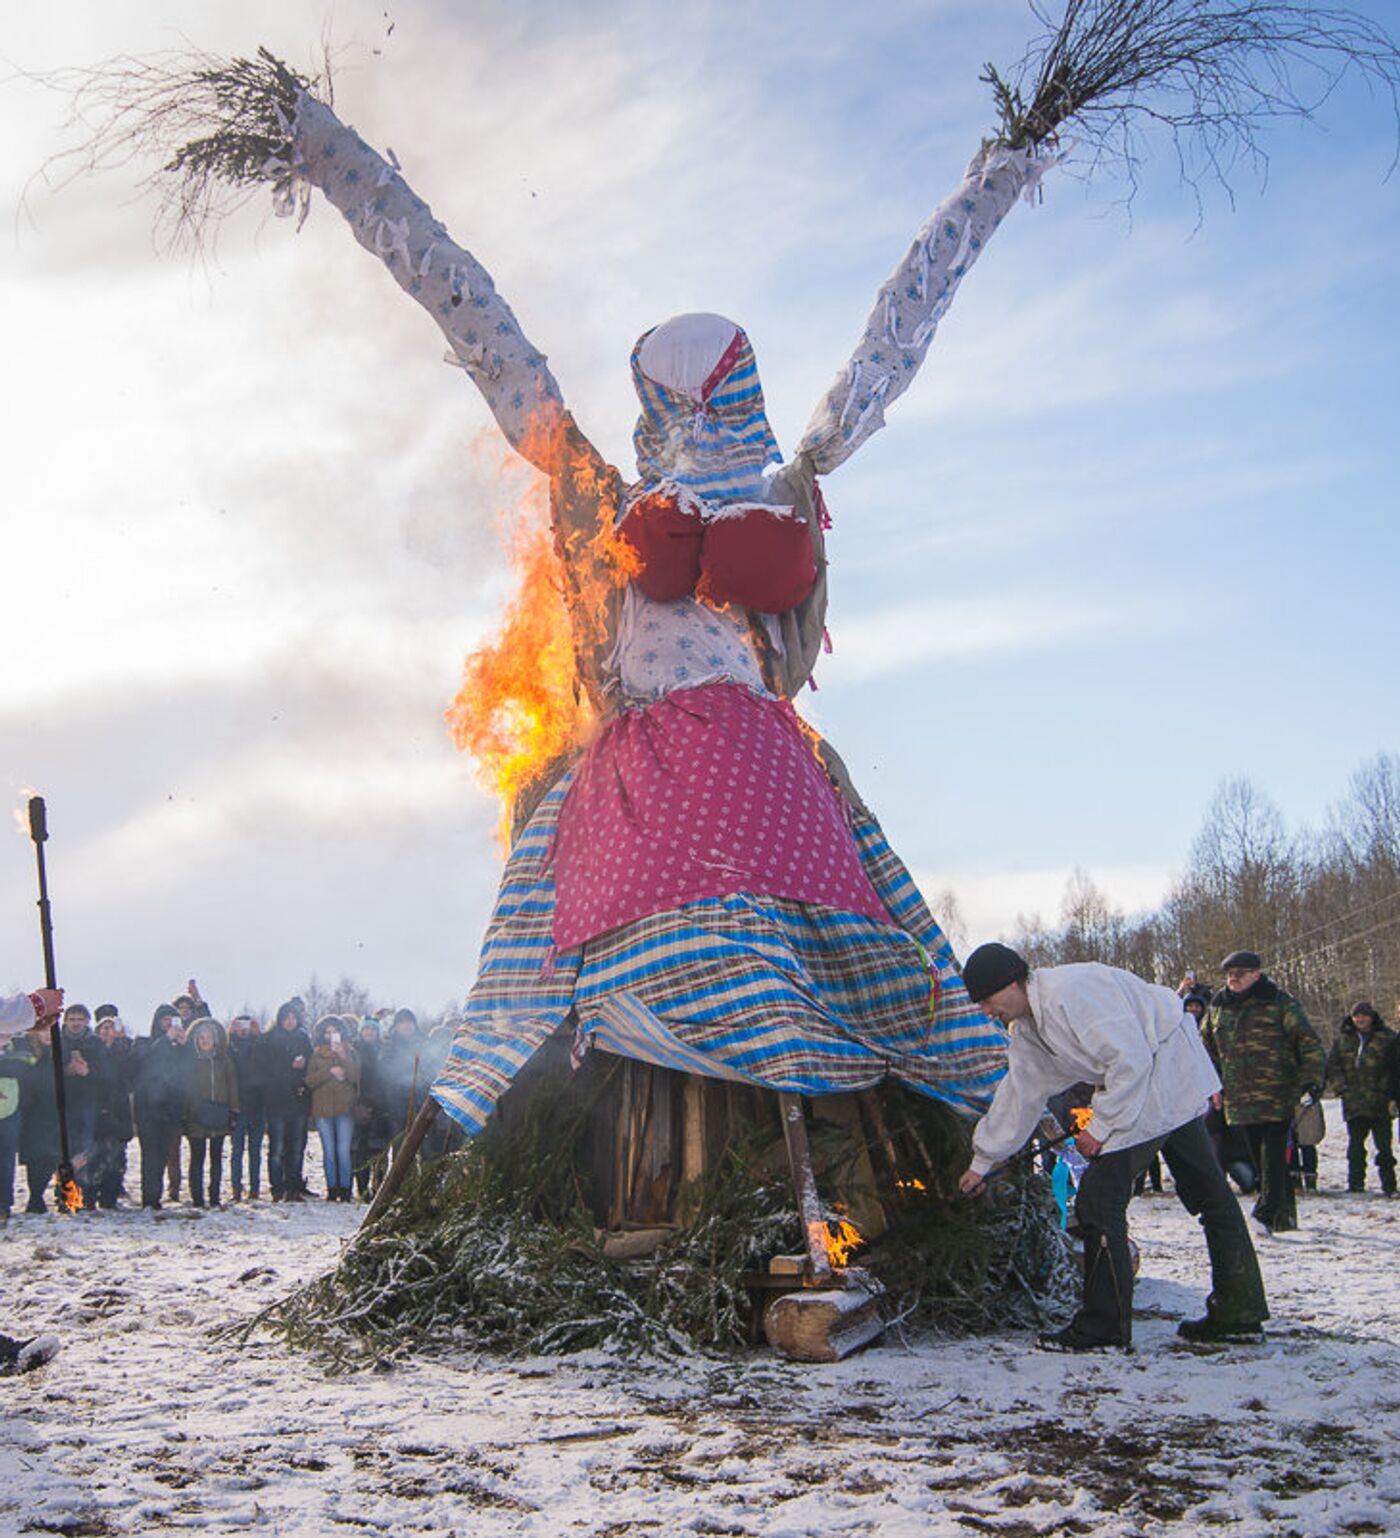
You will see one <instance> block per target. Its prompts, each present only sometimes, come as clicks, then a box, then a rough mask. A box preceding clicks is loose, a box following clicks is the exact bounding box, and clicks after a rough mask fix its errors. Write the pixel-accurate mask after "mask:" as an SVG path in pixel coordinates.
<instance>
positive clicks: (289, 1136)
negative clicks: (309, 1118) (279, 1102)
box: [267, 1116, 306, 1196]
mask: <svg viewBox="0 0 1400 1538" xmlns="http://www.w3.org/2000/svg"><path fill="white" fill-rule="evenodd" d="M305 1148H306V1117H304V1116H269V1117H268V1118H267V1183H268V1185H270V1186H271V1187H272V1194H273V1195H274V1196H298V1195H300V1194H301V1190H302V1185H303V1182H302V1178H301V1160H302V1153H303V1150H304V1149H305Z"/></svg>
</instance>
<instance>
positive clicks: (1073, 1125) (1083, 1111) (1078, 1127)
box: [1069, 1105, 1094, 1132]
mask: <svg viewBox="0 0 1400 1538" xmlns="http://www.w3.org/2000/svg"><path fill="white" fill-rule="evenodd" d="M1093 1119H1094V1113H1093V1110H1092V1109H1091V1108H1090V1107H1089V1106H1087V1105H1077V1106H1074V1107H1072V1108H1071V1110H1070V1113H1069V1130H1070V1131H1071V1132H1083V1130H1084V1129H1085V1127H1087V1126H1088V1125H1089V1123H1090V1122H1091V1121H1092V1120H1093Z"/></svg>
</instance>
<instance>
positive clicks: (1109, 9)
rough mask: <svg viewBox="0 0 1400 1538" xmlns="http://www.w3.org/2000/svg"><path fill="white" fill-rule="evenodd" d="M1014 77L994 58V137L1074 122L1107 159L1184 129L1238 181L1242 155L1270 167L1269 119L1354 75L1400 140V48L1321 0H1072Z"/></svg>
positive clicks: (1209, 166) (1185, 157)
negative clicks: (1263, 137) (1156, 134)
mask: <svg viewBox="0 0 1400 1538" xmlns="http://www.w3.org/2000/svg"><path fill="white" fill-rule="evenodd" d="M1031 10H1032V12H1033V13H1034V15H1035V17H1036V19H1037V20H1038V21H1040V23H1041V24H1042V25H1043V26H1044V27H1045V29H1046V30H1045V32H1044V34H1043V35H1042V36H1041V38H1040V39H1039V40H1038V41H1037V42H1036V43H1035V44H1033V45H1032V47H1031V49H1030V50H1029V52H1028V53H1027V54H1026V55H1025V57H1024V58H1023V59H1022V60H1021V62H1020V64H1019V65H1018V66H1017V67H1016V68H1015V70H1014V71H1012V72H1011V75H1010V78H1008V77H1007V76H1004V75H1003V74H1002V73H1001V72H1000V71H999V70H998V69H997V68H996V67H995V66H994V65H992V64H988V65H987V66H986V70H985V72H984V74H983V76H982V78H983V80H984V81H986V82H987V84H989V85H990V86H991V87H992V93H993V97H994V100H995V102H996V107H997V112H998V116H999V118H1000V127H999V131H998V133H997V135H996V137H995V139H994V141H993V142H995V143H998V144H1004V145H1008V146H1011V147H1013V148H1024V147H1027V146H1031V145H1042V144H1054V143H1055V142H1056V141H1057V140H1058V138H1059V137H1060V135H1061V133H1062V132H1063V131H1066V130H1070V131H1073V132H1074V133H1075V134H1076V135H1078V136H1080V137H1081V138H1082V139H1084V140H1085V141H1086V142H1087V143H1088V145H1089V146H1090V147H1091V149H1092V150H1093V152H1094V156H1095V159H1096V160H1108V161H1112V162H1115V163H1118V164H1120V165H1122V166H1123V167H1125V168H1126V169H1127V171H1128V172H1129V174H1131V173H1132V171H1133V169H1134V168H1135V167H1136V165H1137V164H1138V160H1139V153H1140V152H1139V143H1140V140H1139V134H1140V131H1141V130H1142V129H1143V128H1146V127H1150V126H1153V125H1156V126H1158V127H1162V128H1165V129H1166V130H1167V131H1168V132H1169V133H1170V135H1171V137H1172V139H1173V141H1174V143H1175V146H1176V150H1177V155H1178V159H1179V161H1180V164H1181V169H1182V174H1183V175H1184V176H1185V178H1186V179H1187V181H1188V182H1191V183H1192V184H1194V183H1195V181H1196V180H1197V179H1198V178H1199V177H1200V176H1201V175H1211V176H1215V177H1217V178H1219V179H1220V180H1221V181H1224V180H1225V179H1226V177H1227V176H1228V174H1229V172H1230V170H1231V168H1232V167H1233V166H1234V165H1236V164H1237V163H1238V162H1239V161H1240V160H1242V159H1243V160H1248V161H1252V162H1254V163H1255V164H1256V165H1260V164H1262V163H1263V162H1264V159H1265V157H1264V153H1263V150H1262V147H1261V144H1260V139H1259V135H1260V132H1261V130H1262V129H1263V128H1264V127H1265V126H1266V125H1267V124H1268V123H1269V122H1270V121H1271V120H1273V119H1275V118H1280V117H1303V118H1307V117H1311V116H1312V115H1313V113H1314V112H1315V111H1316V109H1317V108H1318V107H1320V106H1321V105H1322V103H1323V102H1324V101H1325V100H1326V99H1327V98H1328V96H1330V95H1331V93H1332V92H1333V91H1334V90H1335V89H1336V88H1337V87H1338V86H1339V85H1340V84H1341V82H1342V81H1343V79H1344V78H1345V77H1347V76H1348V75H1355V76H1358V77H1360V78H1361V79H1363V80H1365V81H1366V82H1367V84H1368V85H1369V86H1371V87H1372V88H1373V89H1374V90H1375V91H1376V92H1377V93H1378V94H1380V95H1381V96H1383V97H1389V100H1390V105H1391V111H1392V115H1393V116H1394V117H1395V120H1396V127H1397V142H1398V143H1400V48H1397V45H1396V42H1395V40H1394V38H1392V37H1391V36H1390V34H1389V33H1388V32H1387V31H1386V30H1385V28H1383V27H1382V26H1380V25H1379V24H1378V23H1376V22H1374V21H1371V20H1370V19H1369V18H1367V17H1365V16H1363V15H1361V14H1359V13H1358V12H1356V11H1354V10H1352V9H1351V8H1349V7H1345V6H1321V5H1315V4H1311V3H1308V0H1064V5H1063V14H1062V15H1061V17H1060V19H1059V21H1058V22H1057V21H1055V20H1054V19H1053V16H1052V15H1051V14H1050V13H1049V11H1048V10H1047V8H1046V7H1045V6H1043V5H1041V4H1039V3H1036V0H1032V4H1031Z"/></svg>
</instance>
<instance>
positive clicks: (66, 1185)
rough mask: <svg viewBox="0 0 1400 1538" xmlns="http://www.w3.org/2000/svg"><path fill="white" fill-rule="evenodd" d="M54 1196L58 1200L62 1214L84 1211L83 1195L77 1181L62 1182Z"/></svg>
mask: <svg viewBox="0 0 1400 1538" xmlns="http://www.w3.org/2000/svg"><path fill="white" fill-rule="evenodd" d="M54 1195H55V1196H56V1198H57V1200H58V1210H59V1211H60V1212H81V1211H82V1210H83V1193H82V1190H81V1188H80V1187H79V1185H78V1182H77V1181H76V1180H65V1181H62V1182H61V1183H60V1184H59V1185H58V1186H57V1188H56V1190H55V1192H54Z"/></svg>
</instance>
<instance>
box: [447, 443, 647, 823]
mask: <svg viewBox="0 0 1400 1538" xmlns="http://www.w3.org/2000/svg"><path fill="white" fill-rule="evenodd" d="M530 440H531V441H529V442H527V443H526V445H524V448H523V451H524V452H525V453H526V456H527V457H528V458H529V459H531V460H532V461H533V462H534V463H536V464H539V463H542V462H545V463H552V464H556V465H558V466H559V474H560V476H561V477H562V478H564V479H566V480H567V481H568V483H569V485H570V486H571V487H572V488H574V489H575V490H578V491H581V492H582V493H583V494H584V495H585V496H587V495H589V494H599V493H601V492H602V491H603V490H604V488H603V487H601V486H599V485H598V484H597V476H598V470H597V466H596V464H595V462H594V461H593V460H591V459H590V458H589V457H588V455H587V452H586V448H585V447H584V446H582V444H581V441H580V444H579V446H578V447H577V448H571V447H570V439H569V437H568V435H567V433H566V431H565V425H564V424H563V423H557V424H555V426H554V427H553V428H552V429H549V430H546V429H543V428H542V429H540V430H539V431H538V432H532V433H531V435H530ZM600 501H601V507H600V516H599V519H598V525H597V527H596V529H594V530H592V531H591V532H590V533H589V534H588V535H587V536H586V537H584V536H580V535H579V534H578V533H577V532H576V531H575V532H572V533H570V532H569V531H555V530H553V529H551V527H550V518H549V505H548V497H547V495H546V494H545V490H544V487H543V485H542V484H540V483H536V484H535V485H534V486H532V487H531V488H530V489H528V490H527V491H526V492H525V493H524V495H523V496H521V497H520V498H519V499H518V500H517V502H516V503H515V505H514V506H513V507H512V508H509V509H508V510H507V511H506V513H505V515H504V516H503V519H502V524H503V528H504V530H505V537H506V543H507V549H508V552H509V556H510V560H511V564H512V565H513V566H514V568H515V570H516V572H517V574H518V577H519V587H518V589H517V591H516V594H515V596H514V598H512V599H511V601H510V603H509V605H508V606H507V608H506V612H505V615H504V616H503V618H502V621H501V625H500V628H499V630H498V631H497V633H496V635H495V636H494V637H493V638H492V639H491V640H489V641H487V642H485V643H484V644H483V645H482V646H480V647H478V648H477V650H476V651H474V652H472V653H471V655H470V656H468V658H467V660H466V663H465V666H464V669H463V676H462V684H461V687H460V689H458V691H457V695H456V698H455V699H454V700H453V701H452V704H451V706H450V707H449V708H448V711H447V721H448V725H449V727H450V728H451V731H452V739H453V741H454V742H455V743H456V744H457V746H458V747H459V748H463V749H465V750H466V751H467V752H469V753H470V754H471V755H472V756H473V758H475V759H476V763H477V774H478V777H479V779H480V780H481V782H482V783H483V784H484V785H485V786H486V787H487V788H488V789H490V790H491V791H493V792H494V793H495V794H496V795H498V796H499V797H500V798H501V801H502V815H501V827H500V832H501V841H502V844H503V846H508V845H509V842H510V838H509V835H510V819H511V809H512V806H513V804H514V802H515V798H516V796H517V795H519V793H520V792H521V791H522V790H523V789H524V788H525V787H527V786H528V785H529V784H530V783H531V782H532V781H533V780H534V779H535V778H536V777H537V776H538V775H539V774H540V773H541V771H543V770H544V769H545V768H546V767H547V766H548V765H549V764H551V763H552V762H554V761H555V760H557V759H559V758H561V757H562V756H564V755H565V754H567V753H569V752H570V751H572V750H573V749H575V748H578V747H579V746H581V745H582V744H583V743H584V742H586V741H587V739H588V736H589V734H590V733H591V732H592V730H593V729H594V727H595V725H596V722H597V710H596V708H595V705H594V703H593V702H592V701H591V700H590V699H589V697H588V694H587V692H586V690H585V689H584V688H583V686H582V683H581V680H580V678H579V674H578V667H577V662H576V649H577V650H583V649H586V648H588V647H590V646H596V645H597V644H599V643H600V642H601V640H602V638H603V637H604V636H605V634H606V631H607V624H606V619H607V610H608V602H609V599H610V598H611V596H612V594H613V593H614V592H615V591H616V589H617V588H618V587H620V586H622V585H623V584H624V583H625V582H626V581H627V580H628V578H629V577H630V576H631V575H632V574H633V572H634V571H635V570H636V557H635V555H634V554H633V552H632V549H631V547H630V546H629V545H627V544H626V543H625V542H624V541H623V540H621V539H619V538H618V537H617V535H616V532H615V530H614V527H613V523H614V518H613V514H614V511H615V509H614V508H613V507H612V506H611V505H610V504H609V502H608V501H607V500H606V498H601V497H600ZM561 546H562V547H564V548H567V551H568V557H567V558H568V569H567V571H566V570H565V565H564V560H563V559H562V558H561Z"/></svg>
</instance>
